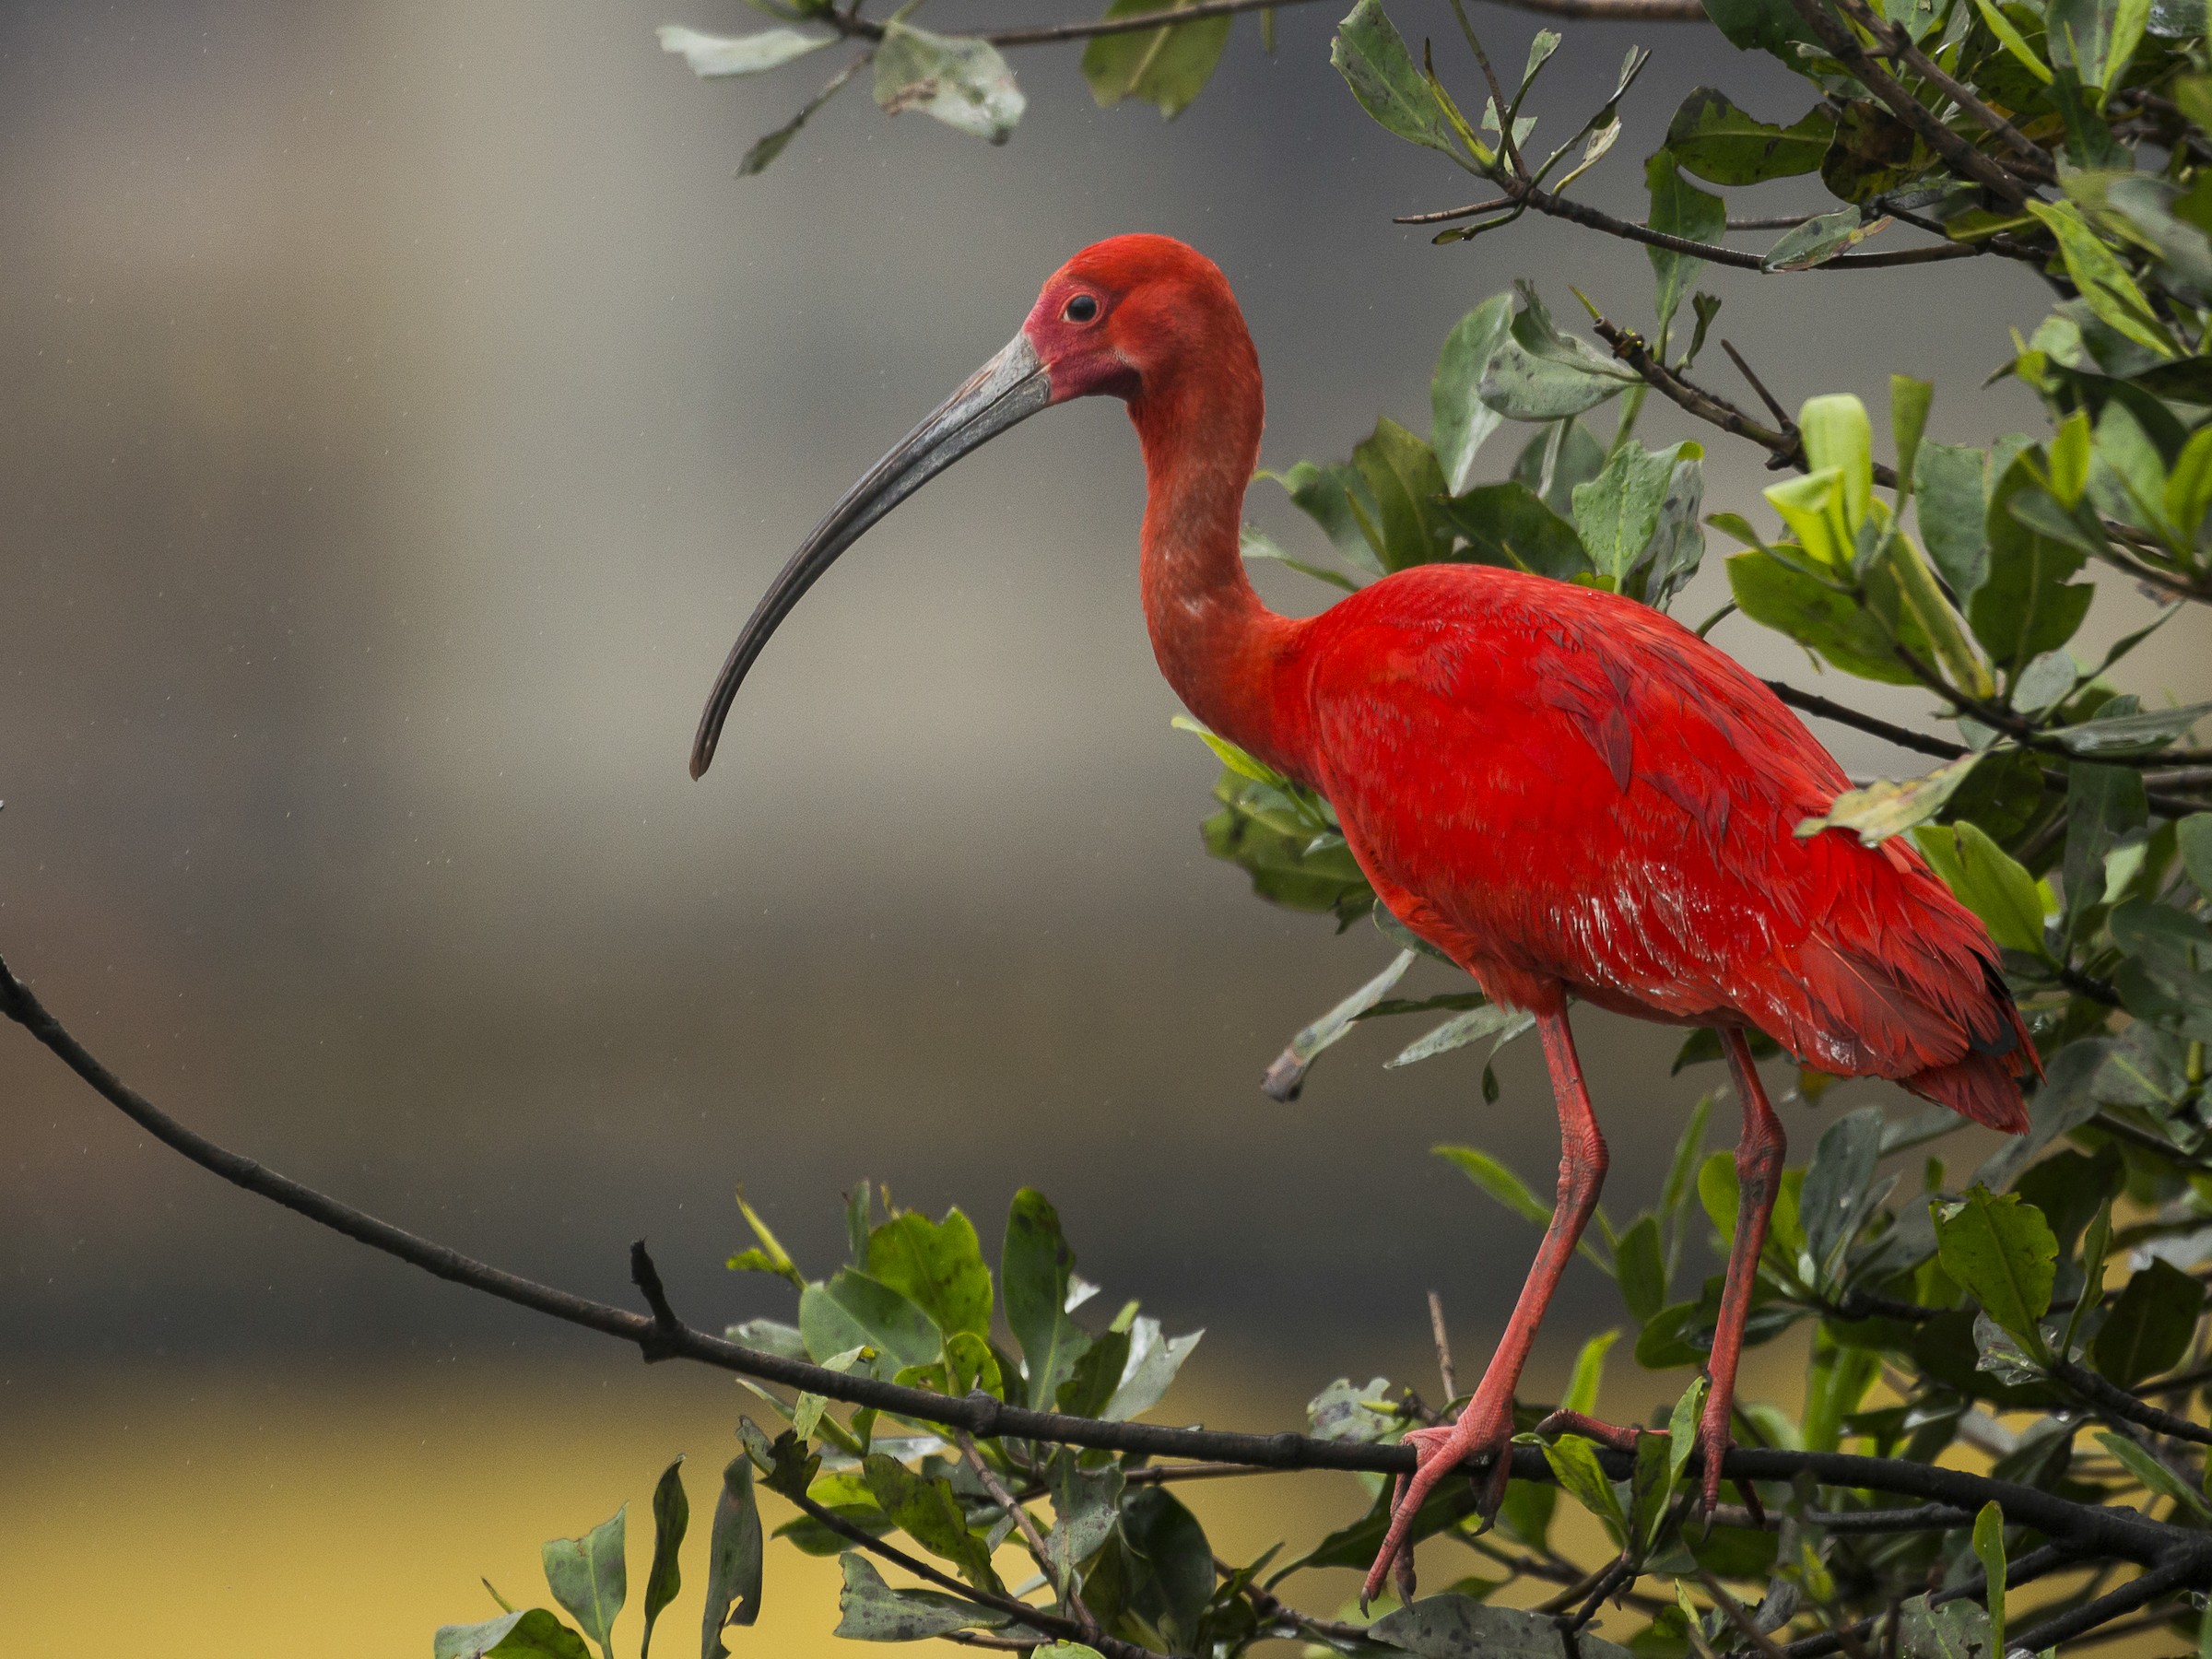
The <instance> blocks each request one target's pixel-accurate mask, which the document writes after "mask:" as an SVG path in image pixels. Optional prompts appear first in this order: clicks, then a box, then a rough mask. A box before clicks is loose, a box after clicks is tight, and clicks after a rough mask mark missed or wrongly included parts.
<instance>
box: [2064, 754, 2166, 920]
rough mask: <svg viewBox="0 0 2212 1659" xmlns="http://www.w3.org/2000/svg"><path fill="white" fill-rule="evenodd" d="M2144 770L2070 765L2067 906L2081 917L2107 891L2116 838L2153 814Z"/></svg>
mask: <svg viewBox="0 0 2212 1659" xmlns="http://www.w3.org/2000/svg"><path fill="white" fill-rule="evenodd" d="M2149 810H2150V809H2149V806H2148V805H2147V801H2146V799H2145V797H2144V792H2143V774H2142V773H2141V772H2139V771H2136V769H2135V768H2134V767H2131V766H2088V765H2081V766H2074V767H2069V768H2068V769H2067V771H2066V852H2065V864H2064V865H2063V866H2062V868H2063V871H2064V878H2065V884H2066V912H2067V914H2068V915H2069V916H2071V917H2074V918H2076V919H2078V918H2079V917H2080V916H2081V915H2082V913H2083V912H2086V911H2088V908H2089V907H2090V906H2091V905H2093V904H2096V903H2097V902H2098V901H2099V900H2101V899H2104V898H2105V897H2107V895H2106V893H2105V890H2104V857H2105V854H2106V853H2110V852H2111V851H2112V844H2113V843H2114V842H2115V841H2118V840H2119V839H2120V838H2121V837H2122V836H2123V835H2125V834H2126V833H2127V832H2128V831H2129V830H2139V829H2141V828H2142V827H2143V825H2144V823H2145V822H2146V820H2147V818H2148V817H2149Z"/></svg>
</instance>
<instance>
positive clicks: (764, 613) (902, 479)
mask: <svg viewBox="0 0 2212 1659" xmlns="http://www.w3.org/2000/svg"><path fill="white" fill-rule="evenodd" d="M1052 401H1053V382H1052V378H1051V376H1050V374H1049V373H1048V372H1047V371H1046V370H1045V368H1044V365H1043V364H1042V363H1041V362H1039V361H1038V359H1037V350H1036V347H1033V346H1031V345H1030V341H1029V336H1028V335H1015V336H1014V338H1013V339H1012V340H1011V341H1009V342H1008V343H1007V345H1006V349H1005V350H1003V351H1001V352H1000V353H999V354H998V355H997V356H996V357H994V358H993V359H991V360H990V361H989V362H987V363H985V364H984V365H983V366H982V368H981V369H979V370H977V371H975V373H974V374H973V375H972V376H971V377H970V379H969V381H968V383H967V384H966V385H964V386H962V387H961V388H960V389H959V391H958V392H955V393H954V394H952V395H951V396H950V397H948V398H947V399H946V400H945V401H944V402H943V403H942V404H940V405H938V406H937V408H936V409H935V412H934V413H932V414H931V415H930V417H929V418H927V419H926V420H924V421H923V423H922V424H921V425H920V426H918V427H916V428H915V429H913V430H912V431H911V432H909V433H908V434H907V435H906V437H905V438H904V439H902V440H901V441H900V444H899V447H898V448H896V449H894V450H893V451H891V453H889V454H888V455H886V456H884V458H883V459H882V460H880V461H878V462H877V463H876V465H874V466H873V467H871V468H869V469H868V473H867V476H866V477H864V478H862V479H861V481H860V482H859V483H857V484H855V485H853V488H851V489H849V490H847V491H846V492H845V495H844V499H843V500H841V501H839V502H838V504H837V505H836V506H834V507H832V508H830V515H829V516H828V517H827V518H825V519H823V520H822V522H821V523H820V524H818V525H816V526H815V530H814V534H813V535H809V536H808V537H807V538H806V543H805V544H804V545H803V546H802V547H800V548H799V550H798V551H797V552H796V553H794V554H793V555H792V556H791V562H790V563H789V564H787V565H785V566H784V567H783V569H782V571H781V572H779V573H778V575H777V577H776V579H775V581H774V582H771V583H770V584H769V588H768V592H767V593H766V594H762V595H761V598H760V603H759V605H758V606H754V608H753V614H752V616H751V618H748V619H747V622H746V625H745V630H744V631H743V632H742V633H740V634H739V635H738V636H737V642H736V643H735V645H733V646H731V647H730V654H729V658H728V660H727V661H726V662H724V664H723V665H722V672H721V673H720V674H719V675H717V676H716V677H715V679H714V689H713V690H712V692H710V693H709V694H708V697H707V707H706V712H704V713H703V714H701V715H700V718H699V735H698V736H697V737H696V738H694V739H693V740H692V744H691V775H692V776H693V777H694V778H696V777H698V776H700V774H701V773H703V772H704V771H706V770H707V767H708V765H709V763H710V762H712V760H713V759H714V746H715V745H716V744H717V743H719V742H720V741H721V740H722V725H723V722H724V720H726V719H728V718H729V712H730V704H731V702H732V700H734V699H735V697H736V695H737V688H738V687H739V686H740V685H742V684H744V683H745V677H746V673H747V670H748V669H750V668H751V667H752V665H753V661H754V659H755V658H757V657H758V656H759V654H760V653H761V651H762V649H763V648H764V647H765V646H766V645H767V644H768V639H769V636H770V635H771V634H772V633H774V632H775V631H776V627H777V625H778V624H779V623H781V622H782V620H783V618H786V617H788V616H789V615H791V613H792V610H793V609H794V607H795V606H797V604H798V603H799V599H800V597H801V595H803V594H805V593H806V590H807V589H808V588H810V587H812V586H813V585H814V583H815V579H816V578H817V577H818V576H820V575H821V573H822V572H823V571H827V570H828V569H829V568H830V565H832V564H833V563H835V562H836V560H837V556H838V555H839V554H841V553H842V552H843V551H844V550H845V549H846V548H847V547H851V546H852V545H853V543H854V542H856V541H858V540H859V539H860V538H861V536H862V535H863V534H864V533H865V531H866V530H867V528H868V526H869V525H871V524H874V523H875V522H876V521H877V519H879V518H881V517H883V515H884V514H885V513H887V512H890V510H891V509H892V508H894V507H896V506H898V505H899V503H900V502H901V501H903V500H906V498H907V497H908V496H910V495H912V494H913V493H914V491H915V490H917V489H919V488H922V486H923V485H924V484H926V483H928V482H929V480H930V479H932V478H934V477H936V476H937V475H938V474H939V473H941V472H943V471H944V470H945V469H946V468H947V467H948V466H950V465H952V464H953V463H954V462H955V461H958V460H959V458H960V457H961V456H962V455H965V454H966V453H968V452H969V451H970V450H972V449H975V448H977V447H979V446H981V445H982V444H985V443H988V442H989V441H991V440H992V439H994V438H995V437H997V436H998V435H999V433H1001V432H1003V431H1005V430H1006V429H1007V428H1008V427H1010V426H1013V425H1015V424H1016V423H1017V422H1018V421H1022V420H1026V419H1028V418H1030V416H1031V415H1034V414H1036V413H1037V411H1038V410H1040V409H1041V408H1043V407H1045V406H1047V405H1048V404H1050V403H1051V402H1052Z"/></svg>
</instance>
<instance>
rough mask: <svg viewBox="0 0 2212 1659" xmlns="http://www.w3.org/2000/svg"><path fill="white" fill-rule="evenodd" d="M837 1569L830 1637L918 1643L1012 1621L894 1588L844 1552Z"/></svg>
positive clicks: (991, 1610)
mask: <svg viewBox="0 0 2212 1659" xmlns="http://www.w3.org/2000/svg"><path fill="white" fill-rule="evenodd" d="M840 1565H841V1566H842V1567H843V1569H844V1573H845V1586H844V1589H843V1590H842V1591H841V1592H840V1593H839V1594H838V1598H837V1607H838V1612H839V1613H840V1615H841V1617H840V1618H839V1619H838V1621H837V1630H835V1631H834V1632H833V1633H834V1634H835V1635H837V1636H840V1637H842V1638H843V1639H844V1640H845V1641H926V1640H927V1639H928V1638H930V1637H932V1636H942V1635H944V1634H945V1633H946V1632H947V1630H1000V1629H1003V1628H1004V1627H1005V1626H1006V1624H1008V1623H1009V1622H1011V1621H1010V1620H1009V1619H1008V1618H1007V1616H1006V1614H1004V1613H1001V1612H999V1611H998V1610H997V1609H996V1608H995V1607H986V1606H982V1605H981V1604H980V1603H977V1602H971V1601H968V1600H965V1599H963V1598H962V1597H960V1596H958V1595H947V1594H944V1593H943V1592H941V1591H936V1590H894V1589H892V1588H891V1587H890V1585H888V1584H887V1583H884V1582H883V1574H882V1573H880V1572H878V1571H876V1569H875V1566H874V1565H873V1564H872V1563H871V1562H870V1561H869V1560H868V1559H866V1558H865V1556H861V1555H857V1554H853V1553H851V1552H848V1553H846V1554H845V1555H844V1556H842V1557H841V1558H840ZM710 1659H716V1655H713V1654H711V1655H710Z"/></svg>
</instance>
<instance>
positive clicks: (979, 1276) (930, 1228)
mask: <svg viewBox="0 0 2212 1659" xmlns="http://www.w3.org/2000/svg"><path fill="white" fill-rule="evenodd" d="M868 1274H869V1277H872V1278H875V1279H877V1280H878V1281H880V1282H881V1283H883V1284H886V1285H888V1286H889V1287H890V1288H892V1289H894V1290H898V1291H902V1292H903V1293H904V1294H905V1295H906V1296H907V1298H908V1299H909V1300H912V1302H913V1303H914V1305H915V1306H917V1307H919V1308H920V1309H921V1310H922V1311H923V1312H924V1313H926V1314H928V1315H929V1317H930V1319H931V1320H932V1321H933V1322H934V1323H935V1325H936V1327H937V1329H938V1330H939V1331H940V1332H942V1333H943V1334H944V1335H946V1336H948V1337H949V1336H951V1335H954V1334H955V1333H956V1332H959V1331H972V1332H974V1333H975V1334H976V1335H978V1336H982V1337H985V1338H988V1337H989V1336H990V1335H991V1269H990V1268H988V1267H986V1266H985V1265H983V1252H982V1245H981V1244H980V1243H979V1242H978V1241H977V1240H976V1236H975V1224H974V1223H973V1222H972V1221H971V1220H969V1219H968V1218H967V1217H966V1216H964V1215H962V1214H961V1213H960V1212H959V1210H958V1209H952V1210H947V1212H946V1215H945V1219H944V1220H943V1221H941V1222H933V1221H931V1220H930V1218H928V1217H927V1216H924V1215H923V1214H921V1213H920V1212H919V1211H917V1210H909V1211H907V1212H906V1214H904V1215H902V1216H895V1217H893V1218H891V1219H890V1220H888V1221H887V1222H885V1223H884V1224H883V1225H882V1226H881V1227H878V1228H877V1229H876V1230H875V1231H874V1232H872V1233H870V1234H869V1235H868Z"/></svg>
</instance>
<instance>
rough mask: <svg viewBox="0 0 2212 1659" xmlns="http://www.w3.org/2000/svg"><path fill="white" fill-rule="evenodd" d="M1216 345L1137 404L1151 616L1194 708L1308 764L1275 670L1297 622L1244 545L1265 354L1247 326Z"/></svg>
mask: <svg viewBox="0 0 2212 1659" xmlns="http://www.w3.org/2000/svg"><path fill="white" fill-rule="evenodd" d="M1209 346H1210V347H1211V349H1210V350H1209V351H1208V352H1207V353H1206V358H1205V359H1202V360H1200V361H1196V362H1193V363H1191V364H1190V365H1189V366H1188V368H1187V369H1186V370H1185V371H1183V372H1182V373H1180V374H1177V375H1175V376H1173V377H1172V378H1170V379H1168V380H1167V381H1166V382H1165V383H1162V384H1159V385H1158V386H1155V387H1147V390H1146V392H1145V393H1144V394H1142V395H1140V396H1138V397H1136V398H1134V399H1132V400H1131V402H1130V405H1129V418H1130V419H1131V420H1132V421H1134V422H1135V426H1136V430H1137V436H1138V438H1139V439H1140V440H1141V441H1142V442H1143V445H1144V453H1145V479H1146V499H1145V526H1144V564H1143V571H1142V584H1143V591H1144V604H1145V624H1146V627H1147V629H1148V630H1149V632H1150V634H1151V636H1152V654H1153V655H1154V657H1155V658H1157V659H1158V661H1159V669H1160V672H1161V673H1162V674H1164V675H1165V676H1166V677H1167V679H1168V683H1169V684H1170V685H1171V686H1172V687H1174V688H1175V693H1176V695H1177V696H1179V697H1180V698H1182V701H1183V704H1184V706H1185V707H1187V708H1188V709H1189V710H1190V711H1191V712H1192V713H1193V714H1194V715H1195V716H1197V718H1198V719H1199V720H1201V721H1202V722H1204V723H1205V724H1206V725H1208V726H1210V727H1212V728H1213V729H1214V730H1215V731H1217V732H1218V733H1220V734H1221V735H1223V736H1224V737H1227V738H1229V739H1230V741H1231V742H1232V743H1235V744H1237V745H1239V746H1240V747H1243V748H1245V749H1248V750H1250V751H1251V752H1252V753H1253V754H1254V755H1257V756H1258V757H1260V759H1264V760H1265V761H1267V762H1268V763H1269V764H1270V765H1272V766H1275V767H1277V768H1278V769H1279V770H1281V771H1287V772H1290V773H1292V774H1293V775H1298V774H1300V773H1302V771H1304V770H1305V769H1304V768H1303V767H1302V766H1300V764H1299V759H1300V753H1299V751H1300V749H1301V747H1302V746H1301V745H1300V743H1299V741H1298V739H1297V735H1296V731H1295V728H1294V724H1293V723H1292V722H1290V721H1289V720H1288V719H1287V717H1286V713H1287V712H1286V710H1285V709H1284V707H1283V705H1282V700H1281V699H1280V697H1279V695H1278V687H1277V682H1278V678H1279V676H1278V670H1279V668H1280V667H1281V666H1282V665H1283V664H1284V662H1285V659H1286V658H1287V656H1288V653H1289V651H1290V649H1291V646H1292V641H1293V639H1294V637H1295V635H1296V634H1297V632H1298V630H1299V624H1298V623H1296V622H1294V621H1293V620H1291V619H1290V618H1287V617H1283V616H1279V615H1277V613H1276V612H1274V611H1271V610H1269V609H1268V608H1267V607H1266V606H1265V605H1264V604H1263V603H1261V600H1260V596H1259V594H1257V593H1255V592H1253V586H1252V582H1251V580H1250V578H1248V577H1247V576H1246V575H1245V573H1244V559H1243V555H1242V553H1241V551H1240V550H1239V546H1238V543H1239V530H1240V527H1241V519H1242V513H1243V505H1244V487H1245V485H1246V483H1247V482H1248V481H1249V480H1250V479H1251V477H1252V474H1253V468H1254V467H1255V466H1256V465H1258V464H1259V456H1260V427H1261V422H1262V419H1263V418H1264V413H1265V411H1264V406H1263V402H1262V398H1261V394H1260V372H1259V363H1258V359H1257V357H1256V356H1255V354H1254V353H1253V348H1252V341H1251V338H1250V336H1249V335H1245V333H1244V331H1243V329H1242V328H1241V326H1240V327H1239V328H1237V330H1236V331H1235V335H1234V337H1232V338H1226V339H1225V338H1220V337H1218V336H1217V337H1216V338H1215V339H1214V340H1212V341H1210V342H1209Z"/></svg>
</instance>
